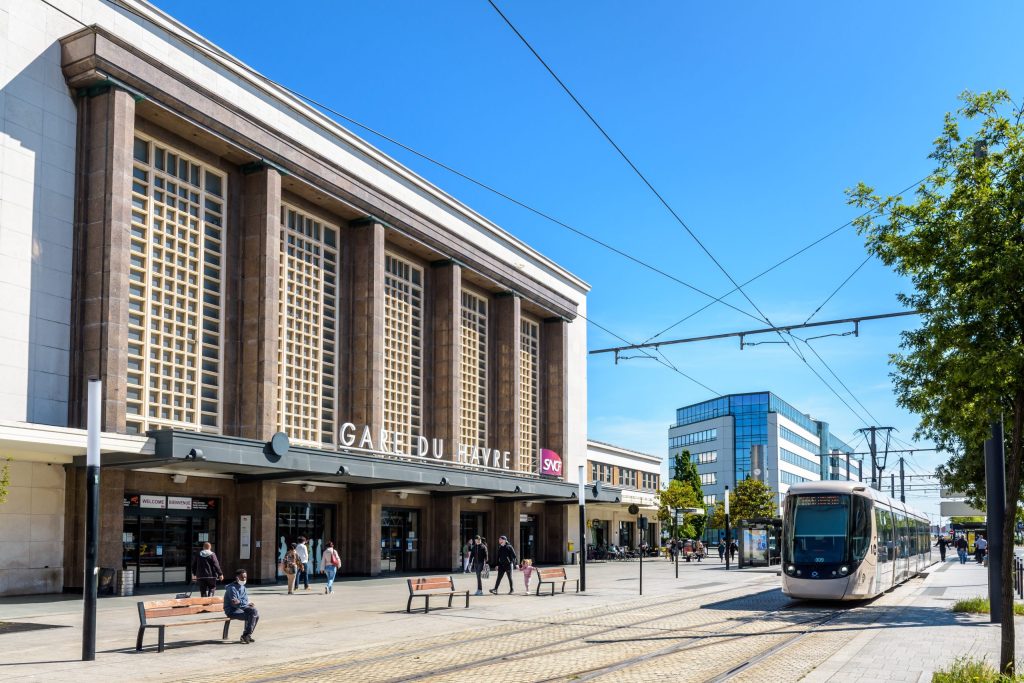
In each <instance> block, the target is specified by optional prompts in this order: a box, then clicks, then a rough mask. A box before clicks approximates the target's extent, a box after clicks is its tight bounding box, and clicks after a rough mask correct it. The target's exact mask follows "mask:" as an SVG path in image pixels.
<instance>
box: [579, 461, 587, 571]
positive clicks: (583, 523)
mask: <svg viewBox="0 0 1024 683" xmlns="http://www.w3.org/2000/svg"><path fill="white" fill-rule="evenodd" d="M583 469H584V466H583V465H580V478H579V503H580V590H581V591H586V590H587V492H586V483H585V482H584V480H583Z"/></svg>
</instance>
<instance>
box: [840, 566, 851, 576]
mask: <svg viewBox="0 0 1024 683" xmlns="http://www.w3.org/2000/svg"><path fill="white" fill-rule="evenodd" d="M839 573H840V574H842V575H843V576H846V575H847V574H849V573H850V568H849V567H847V566H845V565H844V566H842V567H840V568H839Z"/></svg>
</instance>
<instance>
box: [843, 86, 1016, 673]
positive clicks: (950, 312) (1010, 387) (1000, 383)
mask: <svg viewBox="0 0 1024 683" xmlns="http://www.w3.org/2000/svg"><path fill="white" fill-rule="evenodd" d="M960 100H961V102H962V106H961V107H960V109H958V110H957V112H956V113H954V114H947V115H946V117H945V121H944V125H943V127H942V132H941V133H940V135H939V137H938V138H937V139H936V140H935V142H934V148H933V150H932V152H931V154H930V155H929V156H930V158H931V159H932V160H933V161H934V162H935V170H934V171H933V172H932V174H931V175H930V176H929V177H928V179H927V180H926V181H925V182H923V183H922V184H921V185H920V186H919V187H918V188H917V190H916V196H915V198H914V199H913V201H904V199H903V198H902V197H885V198H882V197H880V196H878V195H876V194H875V193H874V191H873V190H872V189H871V188H870V187H868V186H867V185H865V184H863V183H861V184H860V185H858V186H857V187H856V188H855V189H853V190H849V191H848V195H849V199H850V203H851V204H853V205H855V206H857V207H860V208H865V209H867V210H868V212H867V213H866V214H864V215H863V216H862V217H861V218H859V219H858V220H857V221H856V224H857V228H858V230H859V231H860V233H861V234H862V235H864V236H865V238H866V242H867V248H868V251H869V252H870V253H872V254H874V255H875V256H877V257H878V258H879V259H881V261H882V262H883V263H885V264H886V265H888V266H890V267H892V268H893V269H894V270H895V271H896V272H897V273H898V274H900V275H902V276H903V277H906V278H908V279H909V280H910V282H911V283H912V284H913V291H912V292H911V293H909V294H901V295H900V301H901V302H902V303H903V304H904V305H906V306H908V307H909V308H911V309H913V310H916V311H919V312H921V326H920V327H919V328H918V329H915V330H910V331H907V332H903V333H902V340H901V343H900V348H901V351H900V352H899V353H895V354H893V355H892V356H891V362H892V365H893V372H892V378H893V381H894V383H895V391H896V397H897V402H898V403H899V404H900V405H901V406H903V407H904V408H907V409H909V410H911V411H913V412H915V413H917V415H918V416H919V420H920V423H919V426H918V430H917V436H919V437H921V436H923V437H927V438H930V439H932V440H934V441H935V443H936V445H937V446H938V447H939V448H940V449H942V450H944V451H948V452H950V453H952V454H953V455H952V457H950V459H949V461H948V462H947V463H946V464H945V465H944V466H943V467H942V468H941V470H940V479H941V481H942V482H943V483H944V484H945V485H947V486H949V487H951V488H955V489H959V490H962V491H963V492H964V493H965V494H968V496H969V498H970V499H971V501H972V502H973V503H974V504H976V505H977V504H983V502H984V501H983V500H981V498H982V497H983V491H984V474H983V473H984V466H983V457H982V447H983V443H984V441H985V439H987V438H989V436H990V430H989V424H990V423H991V422H992V421H993V420H998V419H1000V416H1002V417H1003V418H1004V421H1005V427H1004V436H1005V445H1006V472H1007V475H1006V485H1007V486H1006V490H1007V496H1006V519H1007V520H1008V521H1009V520H1013V519H1015V517H1016V510H1017V503H1018V501H1019V500H1020V498H1021V450H1022V441H1021V434H1022V423H1024V230H1022V228H1021V225H1022V222H1024V125H1022V123H1021V118H1022V111H1021V110H1020V109H1018V108H1016V107H1015V105H1014V104H1013V102H1012V100H1011V99H1010V96H1009V95H1008V94H1007V93H1006V92H1005V91H1003V90H999V91H996V92H985V93H980V94H975V93H970V92H965V93H963V94H962V95H961V96H960ZM962 126H963V127H964V128H965V129H966V130H968V131H973V133H972V134H964V133H963V132H962V131H961V127H962ZM1012 533H1013V525H1012V524H1007V525H1006V528H1005V529H1004V531H1003V568H1004V571H1005V572H1007V576H1006V577H1004V581H1003V592H1002V600H1001V602H1002V605H1003V614H1005V615H1012V614H1013V610H1012V593H1011V591H1012V587H1013V583H1012V581H1010V580H1009V571H1010V568H1011V567H1012V562H1011V559H1012V553H1013V536H1012ZM1002 621H1003V623H1002V637H1001V651H1000V668H1001V670H1002V671H1003V672H1004V673H1007V674H1011V675H1012V674H1013V672H1014V623H1013V618H1012V616H1011V617H1009V618H1004V619H1003V620H1002Z"/></svg>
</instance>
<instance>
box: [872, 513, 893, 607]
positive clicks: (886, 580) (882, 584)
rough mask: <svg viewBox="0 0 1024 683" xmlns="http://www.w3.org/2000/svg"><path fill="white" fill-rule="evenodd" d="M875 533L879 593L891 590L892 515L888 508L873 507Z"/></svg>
mask: <svg viewBox="0 0 1024 683" xmlns="http://www.w3.org/2000/svg"><path fill="white" fill-rule="evenodd" d="M875 532H876V533H877V534H878V546H877V547H876V549H875V560H876V564H875V572H876V574H875V576H876V580H877V585H876V588H877V589H878V590H879V591H884V590H888V589H889V588H892V582H893V566H894V562H893V560H894V559H895V555H896V553H895V548H894V545H893V526H892V515H891V514H890V513H889V508H888V506H885V507H882V506H881V505H879V504H877V503H876V505H875Z"/></svg>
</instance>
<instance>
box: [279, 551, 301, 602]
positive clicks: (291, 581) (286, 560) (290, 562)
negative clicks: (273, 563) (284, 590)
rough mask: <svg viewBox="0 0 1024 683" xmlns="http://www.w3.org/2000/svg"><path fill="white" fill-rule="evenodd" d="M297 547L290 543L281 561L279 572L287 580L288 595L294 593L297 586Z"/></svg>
mask: <svg viewBox="0 0 1024 683" xmlns="http://www.w3.org/2000/svg"><path fill="white" fill-rule="evenodd" d="M297 547H298V544H297V543H292V544H291V546H290V547H289V548H288V552H286V553H285V554H284V557H283V558H282V559H281V571H282V572H284V576H285V578H286V579H288V595H291V594H292V593H294V592H295V587H296V586H297V585H298V578H299V553H298V552H297V551H296V548H297Z"/></svg>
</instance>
